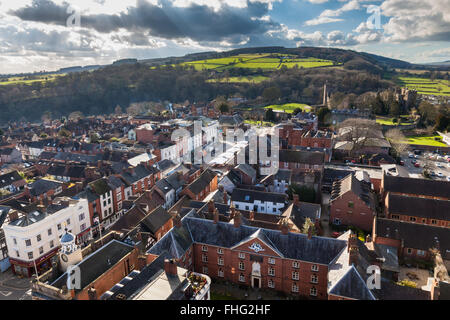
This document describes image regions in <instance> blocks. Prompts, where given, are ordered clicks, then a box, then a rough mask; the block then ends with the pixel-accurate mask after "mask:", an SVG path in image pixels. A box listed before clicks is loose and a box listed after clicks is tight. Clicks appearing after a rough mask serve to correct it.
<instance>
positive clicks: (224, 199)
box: [223, 191, 228, 204]
mask: <svg viewBox="0 0 450 320" xmlns="http://www.w3.org/2000/svg"><path fill="white" fill-rule="evenodd" d="M223 204H228V194H227V192H226V191H224V193H223Z"/></svg>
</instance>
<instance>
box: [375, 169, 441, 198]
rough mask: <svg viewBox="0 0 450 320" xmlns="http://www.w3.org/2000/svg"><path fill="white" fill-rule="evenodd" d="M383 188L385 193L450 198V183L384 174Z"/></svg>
mask: <svg viewBox="0 0 450 320" xmlns="http://www.w3.org/2000/svg"><path fill="white" fill-rule="evenodd" d="M382 187H383V190H384V191H385V192H396V193H404V194H411V195H423V196H430V197H442V198H446V199H448V198H450V182H449V181H442V180H429V179H418V178H407V177H398V176H391V175H387V174H384V175H383V180H382Z"/></svg>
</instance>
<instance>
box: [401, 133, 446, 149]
mask: <svg viewBox="0 0 450 320" xmlns="http://www.w3.org/2000/svg"><path fill="white" fill-rule="evenodd" d="M435 137H440V136H439V135H436V136H408V137H406V138H407V139H408V140H407V141H406V143H408V144H416V145H424V146H432V147H448V146H447V145H446V144H445V143H444V142H442V141H437V140H435V139H434V138H435Z"/></svg>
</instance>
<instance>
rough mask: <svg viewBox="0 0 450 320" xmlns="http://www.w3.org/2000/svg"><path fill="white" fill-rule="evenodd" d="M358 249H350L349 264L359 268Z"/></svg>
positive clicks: (354, 247)
mask: <svg viewBox="0 0 450 320" xmlns="http://www.w3.org/2000/svg"><path fill="white" fill-rule="evenodd" d="M358 251H359V250H358V247H357V246H353V247H351V248H350V249H349V253H348V264H349V265H350V266H351V265H352V264H353V265H355V266H357V265H358V255H359V254H358Z"/></svg>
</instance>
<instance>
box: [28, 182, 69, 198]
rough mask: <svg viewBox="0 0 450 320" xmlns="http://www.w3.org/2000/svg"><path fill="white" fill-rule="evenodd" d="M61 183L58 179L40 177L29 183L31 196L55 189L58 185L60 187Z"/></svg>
mask: <svg viewBox="0 0 450 320" xmlns="http://www.w3.org/2000/svg"><path fill="white" fill-rule="evenodd" d="M62 185H63V184H62V183H61V182H58V181H53V180H47V179H40V180H37V181H35V182H33V183H32V184H31V185H30V194H31V195H32V196H39V195H41V194H44V193H46V192H48V191H50V190H53V189H57V188H58V187H61V186H62Z"/></svg>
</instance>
